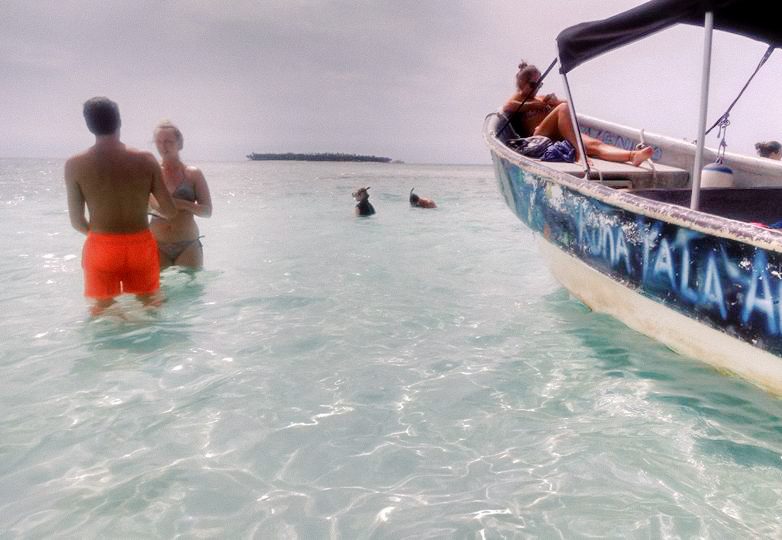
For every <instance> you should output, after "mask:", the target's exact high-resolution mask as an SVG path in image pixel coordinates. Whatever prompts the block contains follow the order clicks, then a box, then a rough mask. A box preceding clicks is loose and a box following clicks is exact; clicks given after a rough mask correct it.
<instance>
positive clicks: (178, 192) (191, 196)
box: [171, 173, 196, 202]
mask: <svg viewBox="0 0 782 540" xmlns="http://www.w3.org/2000/svg"><path fill="white" fill-rule="evenodd" d="M183 176H184V173H183ZM171 196H172V197H173V198H175V199H181V200H184V201H190V202H195V200H196V194H195V187H193V185H192V184H188V183H187V177H186V176H185V177H184V178H182V181H181V182H179V185H178V186H177V187H176V189H175V190H174V192H173V193H172V194H171Z"/></svg>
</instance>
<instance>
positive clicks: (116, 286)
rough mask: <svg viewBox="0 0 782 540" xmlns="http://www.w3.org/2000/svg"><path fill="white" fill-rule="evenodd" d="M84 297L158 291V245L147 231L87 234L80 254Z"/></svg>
mask: <svg viewBox="0 0 782 540" xmlns="http://www.w3.org/2000/svg"><path fill="white" fill-rule="evenodd" d="M81 266H82V268H83V269H84V296H88V297H90V298H113V297H115V296H117V295H118V294H120V293H123V292H126V293H133V294H152V293H154V292H156V291H157V290H158V289H159V288H160V263H159V261H158V251H157V242H156V241H155V237H154V236H152V233H151V232H150V231H149V229H147V230H144V231H141V232H137V233H127V234H126V233H93V232H90V233H89V234H87V240H85V242H84V250H83V251H82V258H81Z"/></svg>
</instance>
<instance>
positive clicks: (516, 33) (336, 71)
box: [0, 0, 782, 163]
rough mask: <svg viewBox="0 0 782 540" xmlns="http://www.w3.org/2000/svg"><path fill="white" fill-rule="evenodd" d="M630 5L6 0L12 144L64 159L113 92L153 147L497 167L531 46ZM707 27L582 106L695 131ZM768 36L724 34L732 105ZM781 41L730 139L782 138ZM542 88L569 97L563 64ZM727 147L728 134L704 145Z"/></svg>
mask: <svg viewBox="0 0 782 540" xmlns="http://www.w3.org/2000/svg"><path fill="white" fill-rule="evenodd" d="M639 3H641V2H637V1H634V0H547V1H543V2H541V1H539V0H538V1H535V2H533V1H531V0H350V1H349V0H271V1H264V0H255V1H251V0H222V1H206V0H204V1H199V0H154V1H152V0H127V1H120V0H95V1H93V0H57V1H50V0H0V13H2V15H0V125H1V126H2V130H0V156H4V157H67V156H68V155H70V154H71V153H74V152H76V151H78V150H80V149H82V148H83V147H86V146H89V145H90V144H92V140H93V139H92V138H91V136H90V134H89V133H88V132H87V130H86V127H85V126H84V121H83V119H82V116H81V105H82V103H83V102H84V101H85V100H86V99H87V98H89V97H91V96H94V95H106V96H109V97H110V98H112V99H114V100H115V101H117V102H118V103H119V105H120V111H121V114H122V118H123V127H122V138H123V140H124V141H125V142H126V143H128V144H129V145H132V146H136V147H140V148H145V149H148V150H153V146H152V129H153V127H154V125H155V124H156V123H157V121H158V120H160V119H161V118H164V117H165V118H170V119H172V120H173V121H174V122H175V123H177V124H179V126H180V127H181V129H182V131H183V132H184V135H185V151H184V155H183V156H184V158H185V159H186V160H192V161H208V160H242V159H244V156H245V155H246V154H248V153H250V152H287V151H292V152H351V153H364V154H375V155H381V156H388V157H392V158H394V159H400V160H403V161H406V162H426V163H488V161H489V154H488V151H487V150H486V149H485V147H484V144H483V141H482V139H481V123H482V121H483V118H484V116H485V115H486V114H487V113H489V112H491V111H493V110H496V109H497V108H498V107H499V106H500V105H501V104H502V102H504V101H505V100H506V99H507V98H508V97H509V96H510V95H511V93H512V91H513V86H514V75H515V72H516V66H517V64H518V62H519V60H520V59H521V58H524V59H526V60H528V61H530V62H532V63H535V64H537V65H539V66H540V67H541V69H543V68H544V67H545V66H546V65H547V64H548V63H549V62H550V60H551V59H553V58H554V55H555V47H554V38H555V37H556V35H557V33H558V32H559V31H560V30H562V29H563V28H565V27H567V26H570V25H572V24H576V23H579V22H583V21H586V20H594V19H599V18H603V17H606V16H609V15H612V14H614V13H617V12H620V11H623V10H625V9H628V8H630V7H633V6H635V5H637V4H639ZM702 48H703V38H702V31H701V30H700V29H695V28H693V27H685V26H681V27H677V28H674V29H670V30H667V31H665V32H662V33H660V34H657V35H656V36H653V37H652V38H650V39H647V40H644V41H642V42H638V43H635V44H633V45H631V46H629V47H627V48H625V49H622V50H620V51H615V52H612V53H609V54H606V55H604V56H602V57H600V58H598V59H597V60H595V61H593V62H591V63H589V64H587V65H584V66H582V67H580V68H577V69H576V70H575V71H574V72H573V73H572V75H571V78H570V80H571V86H572V90H573V94H574V102H575V104H576V108H577V110H578V111H579V112H581V113H585V114H590V115H593V116H598V117H601V118H605V119H607V120H612V121H614V122H618V123H623V124H627V125H631V126H634V127H645V128H646V129H647V130H649V131H654V132H659V133H664V134H667V135H671V136H674V137H686V138H694V137H695V128H696V122H697V103H698V92H699V75H700V57H701V53H702ZM764 50H765V46H764V45H763V44H760V43H757V42H753V41H750V40H747V39H745V38H738V37H735V36H730V35H727V34H724V33H720V32H718V33H716V34H715V51H714V58H713V68H712V75H713V87H712V91H711V93H712V98H713V99H712V104H711V106H710V109H709V111H710V114H709V118H710V119H713V118H716V117H717V116H719V114H721V112H722V111H723V110H724V108H725V107H727V105H728V104H729V103H730V101H731V100H732V99H733V97H734V96H735V94H736V93H737V92H738V90H739V89H740V88H741V86H742V85H743V84H744V82H745V80H746V78H747V77H748V76H749V75H750V73H751V72H752V70H753V69H754V67H755V65H756V64H757V62H758V60H759V59H760V57H761V56H762V53H763V51H764ZM781 75H782V52H780V51H777V52H776V53H775V55H774V56H772V59H771V60H770V61H769V63H768V64H767V65H766V67H765V68H764V70H763V71H762V72H761V73H760V74H759V75H758V77H757V78H756V82H755V83H754V84H753V86H752V87H751V88H750V90H749V91H748V93H747V94H746V95H745V97H744V98H743V101H742V102H741V103H740V104H739V105H738V106H737V107H736V109H735V110H734V113H733V115H732V125H731V127H730V129H729V132H728V144H729V150H730V151H735V152H741V153H753V152H754V149H753V145H754V143H755V142H756V141H758V140H765V139H778V140H782V107H779V106H778V105H777V101H776V100H777V97H778V95H779V92H780V89H782V84H781V83H782V76H781ZM543 91H544V92H545V93H548V92H556V93H558V94H560V95H561V94H562V84H561V81H560V80H559V76H558V75H556V73H552V75H551V76H550V77H549V78H548V79H547V81H546V83H545V86H544V90H543ZM707 142H708V143H709V144H711V145H714V144H715V139H714V137H711V139H710V140H708V141H707Z"/></svg>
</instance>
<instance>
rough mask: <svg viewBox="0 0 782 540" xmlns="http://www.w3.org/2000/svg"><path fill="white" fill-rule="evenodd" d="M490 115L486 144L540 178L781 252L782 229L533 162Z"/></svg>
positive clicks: (656, 216) (634, 210)
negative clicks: (506, 140)
mask: <svg viewBox="0 0 782 540" xmlns="http://www.w3.org/2000/svg"><path fill="white" fill-rule="evenodd" d="M493 116H498V113H496V112H495V113H490V114H488V115H487V116H486V118H485V119H484V130H483V136H484V140H485V141H486V144H487V145H488V146H489V149H490V150H491V151H492V152H494V153H496V154H498V155H499V156H500V157H502V158H504V159H506V160H508V161H510V162H511V163H513V164H514V165H516V166H518V167H519V168H521V169H523V170H525V171H529V172H531V173H533V174H536V175H538V176H540V177H543V178H545V179H546V180H547V181H551V182H554V183H556V184H559V185H562V186H564V187H566V188H568V189H571V190H573V191H576V192H578V193H580V194H581V195H584V196H587V197H590V198H592V199H595V200H598V201H600V202H602V203H605V204H607V205H610V206H614V207H617V208H621V209H623V210H627V211H629V212H632V213H635V214H641V215H643V216H646V217H650V218H653V219H658V220H661V221H665V222H668V223H672V224H674V225H678V226H681V227H685V228H688V229H692V230H696V231H698V232H702V233H705V234H708V235H711V236H717V237H720V238H725V239H728V240H735V241H739V242H744V243H747V244H751V245H753V246H756V247H759V248H762V249H765V250H769V251H774V252H777V253H782V232H780V231H777V230H775V229H765V228H762V227H758V226H756V225H752V224H750V223H747V222H743V221H737V220H733V219H730V218H725V217H721V216H717V215H714V214H708V213H706V212H701V211H699V210H693V209H691V208H685V207H682V206H678V205H675V204H671V203H666V202H663V201H657V200H653V199H647V198H645V197H641V196H639V195H634V194H633V193H629V192H625V191H617V190H615V189H613V188H610V187H607V186H604V185H602V184H600V183H599V182H598V181H595V180H587V179H585V178H578V177H576V176H573V175H571V174H568V173H565V172H562V171H558V170H556V169H553V168H551V167H547V166H546V164H545V163H546V162H544V161H536V160H532V159H530V158H527V157H525V156H522V155H520V154H518V153H517V152H514V151H513V150H512V149H510V148H508V147H507V146H506V145H505V144H503V143H502V142H501V141H500V140H499V139H498V138H497V137H496V135H495V133H494V132H493V131H491V128H490V120H491V118H492V117H493ZM650 135H651V134H650ZM658 137H659V135H658Z"/></svg>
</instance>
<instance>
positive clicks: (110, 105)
mask: <svg viewBox="0 0 782 540" xmlns="http://www.w3.org/2000/svg"><path fill="white" fill-rule="evenodd" d="M83 112H84V120H85V121H86V122H87V129H89V130H90V133H92V134H93V135H113V134H114V133H116V132H117V130H118V129H119V128H120V125H122V121H121V120H120V117H119V107H118V106H117V104H116V103H115V102H113V101H111V100H110V99H109V98H107V97H103V96H98V97H94V98H91V99H88V100H87V101H85V102H84V109H83Z"/></svg>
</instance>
